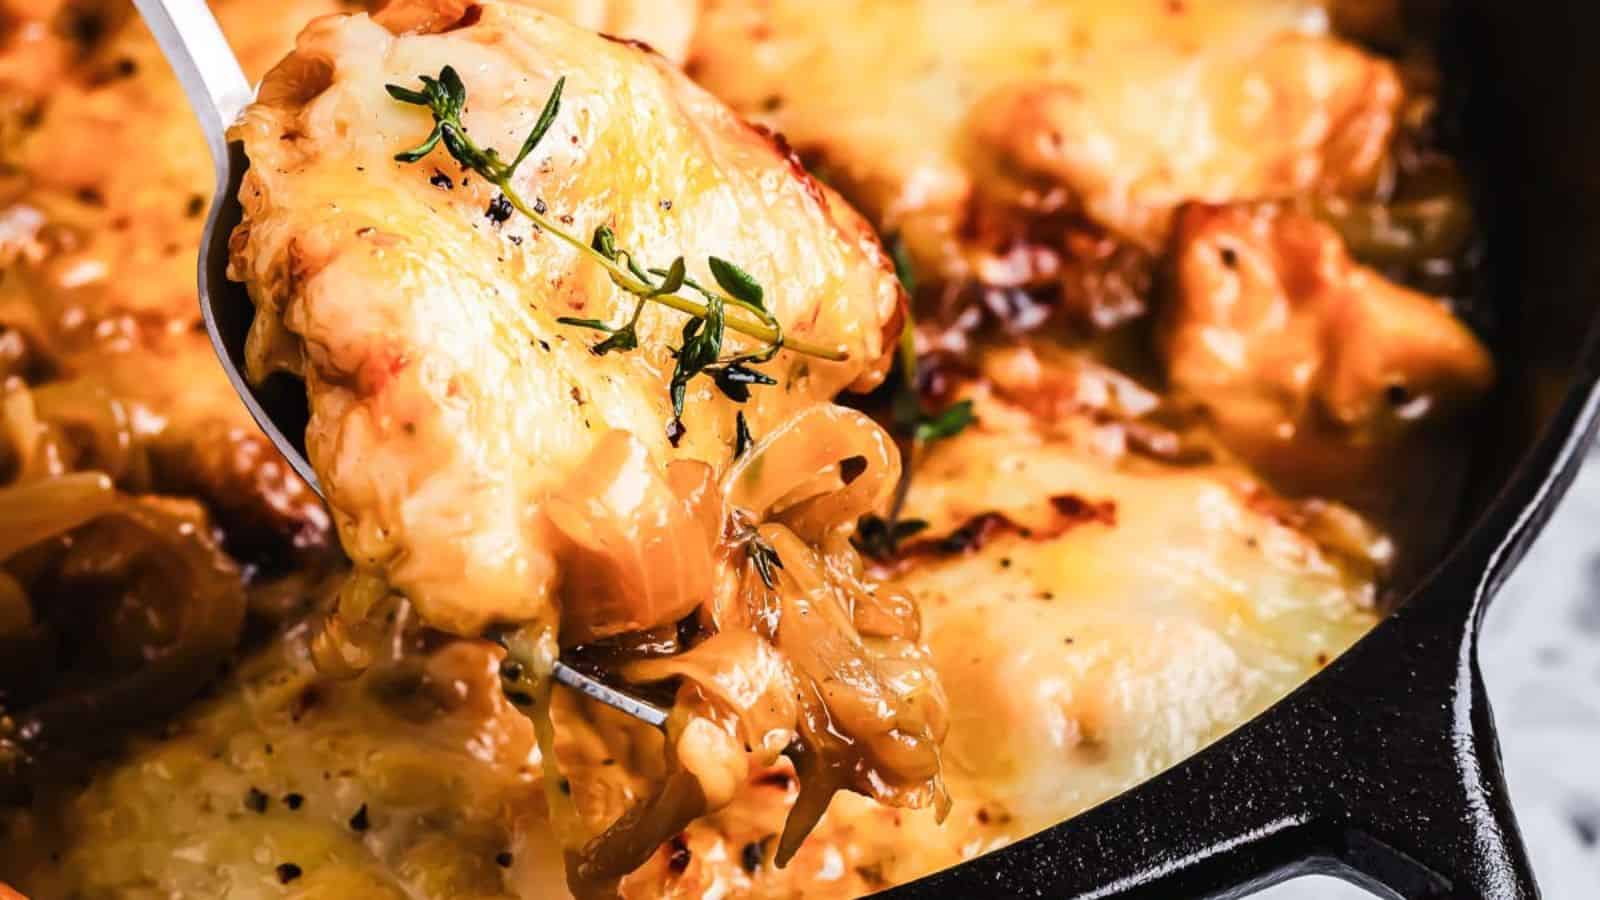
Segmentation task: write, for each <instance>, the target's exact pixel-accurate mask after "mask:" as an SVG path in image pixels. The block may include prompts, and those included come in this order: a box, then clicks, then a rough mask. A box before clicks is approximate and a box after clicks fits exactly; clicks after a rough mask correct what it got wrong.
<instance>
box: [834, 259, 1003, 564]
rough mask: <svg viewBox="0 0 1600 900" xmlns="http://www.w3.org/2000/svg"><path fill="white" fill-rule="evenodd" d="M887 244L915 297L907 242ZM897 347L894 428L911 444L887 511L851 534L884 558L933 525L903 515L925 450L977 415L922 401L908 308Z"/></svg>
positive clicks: (963, 404)
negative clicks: (936, 408) (936, 407)
mask: <svg viewBox="0 0 1600 900" xmlns="http://www.w3.org/2000/svg"><path fill="white" fill-rule="evenodd" d="M888 244H889V257H890V258H891V259H892V260H894V271H895V275H896V276H898V277H899V279H900V284H901V286H903V287H904V288H905V289H906V293H907V294H910V295H912V296H913V297H914V296H916V292H917V281H916V274H915V271H914V270H913V269H912V267H911V258H910V255H909V254H908V253H907V252H906V247H905V244H904V243H903V242H902V241H901V240H900V238H899V237H898V236H896V237H892V238H890V239H889V240H888ZM897 352H898V354H899V357H900V358H899V363H900V383H899V384H898V385H897V386H896V389H895V392H894V398H893V400H892V407H893V408H892V409H891V413H892V415H893V419H894V424H895V429H896V430H897V431H899V432H900V433H901V434H902V435H903V436H905V437H906V438H909V440H910V443H911V449H910V451H909V453H908V454H907V459H906V462H905V466H904V468H903V469H902V472H901V475H900V483H899V484H898V485H896V486H895V492H894V499H893V500H892V501H891V502H890V505H889V514H888V516H879V515H875V514H871V513H869V514H867V515H864V516H862V517H861V518H860V519H859V520H857V522H856V533H855V536H854V537H853V538H851V542H852V543H854V544H855V546H856V549H857V550H859V551H860V552H861V553H862V554H863V555H864V556H868V557H870V558H872V559H876V560H879V561H882V562H886V561H888V560H891V559H893V558H894V557H895V556H897V555H898V554H899V552H900V544H901V543H902V542H903V541H906V540H908V539H910V538H912V537H915V536H916V535H918V534H921V533H922V532H923V531H925V530H927V528H928V523H927V522H926V521H925V520H923V519H904V518H901V515H900V514H901V512H902V511H904V509H905V504H906V496H907V495H908V494H909V493H910V492H911V477H912V475H913V474H915V472H916V469H917V464H918V463H919V462H920V461H921V459H922V454H923V451H924V450H925V449H926V448H927V446H928V445H929V444H932V443H934V442H936V441H942V440H944V439H945V438H950V437H955V436H956V435H958V434H960V433H961V432H963V431H965V430H966V428H967V426H969V425H971V424H973V423H974V422H976V421H977V420H978V417H977V416H976V415H975V414H974V413H973V411H972V401H971V400H961V401H958V402H956V403H952V404H950V405H949V406H947V407H945V408H944V409H942V410H940V411H938V412H929V411H928V410H927V409H926V408H925V407H924V406H923V405H922V394H921V393H920V391H919V390H918V380H919V379H918V374H917V342H916V321H915V319H913V318H912V313H911V312H910V311H909V310H908V311H907V312H906V321H905V326H904V327H903V328H902V329H901V330H900V346H899V349H898V351H897Z"/></svg>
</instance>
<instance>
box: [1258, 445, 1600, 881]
mask: <svg viewBox="0 0 1600 900" xmlns="http://www.w3.org/2000/svg"><path fill="white" fill-rule="evenodd" d="M1482 660H1483V670H1484V679H1485V681H1486V682H1487V683H1488V688H1489V698H1490V703H1491V704H1492V705H1493V707H1494V713H1495V720H1496V721H1497V722H1498V723H1499V726H1500V729H1499V730H1500V746H1501V750H1502V751H1503V753H1504V757H1505V763H1506V771H1507V775H1506V777H1507V780H1508V781H1509V782H1510V789H1511V798H1512V805H1513V806H1514V807H1515V808H1516V810H1517V814H1518V818H1519V820H1520V822H1521V825H1522V834H1523V837H1524V838H1525V839H1526V841H1527V843H1528V848H1529V852H1530V853H1531V854H1532V856H1533V867H1534V871H1535V873H1536V875H1537V877H1538V879H1539V886H1540V887H1541V888H1542V890H1543V893H1544V896H1545V897H1546V898H1547V900H1595V898H1600V452H1591V454H1590V457H1589V463H1588V465H1587V467H1586V468H1585V469H1584V470H1583V471H1582V472H1581V473H1579V476H1578V481H1577V483H1576V484H1574V485H1573V488H1572V491H1571V492H1570V493H1569V494H1568V495H1567V498H1566V500H1565V501H1564V502H1563V504H1562V506H1561V508H1560V509H1558V510H1557V511H1556V515H1555V518H1554V519H1552V520H1551V522H1550V525H1549V527H1548V528H1547V529H1546V530H1545V532H1544V534H1543V535H1542V536H1541V537H1540V538H1539V540H1538V542H1537V543H1535V544H1534V546H1533V549H1532V550H1531V551H1530V552H1529V554H1528V557H1527V559H1525V560H1524V561H1523V563H1522V566H1521V567H1520V568H1519V569H1518V570H1517V571H1516V573H1515V574H1514V575H1513V576H1512V578H1511V580H1510V581H1509V582H1508V583H1507V584H1506V587H1505V590H1504V591H1503V592H1502V593H1501V595H1500V597H1499V598H1498V599H1497V600H1496V601H1495V605H1494V607H1493V608H1492V609H1491V610H1490V613H1489V618H1488V621H1487V622H1486V623H1485V625H1484V635H1483V656H1482ZM1257 896H1258V897H1261V898H1267V900H1359V898H1365V897H1366V896H1368V895H1367V894H1366V893H1365V892H1363V891H1361V890H1358V889H1356V888H1352V887H1349V886H1347V885H1344V884H1342V883H1339V882H1336V881H1334V880H1332V879H1320V878H1319V879H1304V880H1301V881H1297V882H1292V883H1289V884H1284V885H1280V886H1278V887H1276V888H1273V889H1271V890H1268V891H1265V892H1263V893H1261V894H1258V895H1257Z"/></svg>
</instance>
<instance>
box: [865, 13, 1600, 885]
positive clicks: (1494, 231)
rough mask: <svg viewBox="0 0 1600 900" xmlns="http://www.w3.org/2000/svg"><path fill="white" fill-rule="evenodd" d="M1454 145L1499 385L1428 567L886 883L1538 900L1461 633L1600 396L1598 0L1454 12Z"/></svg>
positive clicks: (1564, 473)
mask: <svg viewBox="0 0 1600 900" xmlns="http://www.w3.org/2000/svg"><path fill="white" fill-rule="evenodd" d="M1442 25H1443V30H1442V31H1441V32H1440V33H1442V34H1443V35H1444V36H1445V37H1444V39H1443V45H1442V47H1441V50H1442V52H1443V59H1444V63H1445V71H1446V75H1447V78H1448V79H1450V80H1451V81H1450V83H1451V84H1453V85H1455V86H1456V87H1457V88H1459V89H1460V90H1461V91H1462V92H1463V98H1462V100H1461V107H1460V108H1461V109H1462V110H1463V115H1462V116H1461V133H1460V134H1459V135H1458V140H1457V142H1456V143H1458V144H1459V146H1457V147H1455V148H1453V149H1455V150H1456V151H1457V152H1460V153H1463V154H1464V156H1465V158H1466V159H1467V160H1468V161H1469V163H1470V165H1471V167H1472V168H1473V169H1474V172H1473V174H1474V177H1475V182H1476V183H1477V184H1479V185H1481V186H1483V187H1484V189H1483V190H1480V192H1479V194H1480V196H1479V197H1478V208H1479V210H1480V214H1481V218H1482V219H1483V220H1484V221H1485V223H1486V230H1487V236H1486V237H1487V246H1488V252H1489V256H1488V259H1489V261H1490V268H1491V274H1490V277H1489V278H1488V279H1487V281H1488V282H1489V284H1488V288H1487V290H1486V296H1485V297H1483V298H1482V301H1483V302H1485V303H1487V304H1488V307H1487V309H1488V310H1489V311H1491V312H1492V314H1493V316H1494V318H1495V319H1496V320H1497V321H1496V323H1495V325H1496V327H1495V328H1494V329H1493V334H1494V338H1495V350H1496V355H1497V357H1498V360H1499V363H1500V366H1501V378H1502V382H1501V386H1500V388H1499V391H1498V395H1497V396H1496V397H1495V398H1494V399H1493V400H1492V401H1491V403H1490V407H1491V409H1490V411H1489V412H1488V413H1487V415H1486V416H1485V418H1484V420H1483V421H1482V422H1481V423H1480V425H1479V427H1478V428H1476V429H1475V430H1474V433H1475V435H1476V446H1474V447H1473V448H1472V457H1473V459H1472V464H1471V473H1472V474H1471V478H1470V483H1471V484H1472V485H1474V486H1475V487H1476V488H1477V490H1476V491H1475V492H1472V493H1471V495H1469V497H1468V498H1467V502H1466V504H1465V509H1464V513H1463V515H1462V516H1461V517H1460V518H1459V521H1458V522H1457V523H1455V525H1454V527H1453V529H1452V533H1453V538H1452V540H1451V541H1450V544H1449V547H1448V549H1447V550H1446V552H1445V553H1444V554H1443V556H1442V557H1441V561H1440V562H1439V563H1438V565H1437V566H1436V567H1435V568H1434V569H1433V570H1432V571H1431V572H1428V573H1426V576H1425V577H1424V578H1422V579H1420V583H1419V584H1418V585H1417V587H1415V588H1414V589H1413V590H1412V591H1411V592H1410V593H1409V595H1408V596H1407V597H1406V599H1405V601H1404V602H1403V603H1402V604H1401V605H1400V606H1399V608H1398V609H1397V610H1396V611H1395V612H1394V613H1393V614H1392V615H1390V616H1389V617H1388V618H1387V619H1386V620H1385V621H1383V622H1382V623H1381V624H1380V625H1378V626H1377V627H1376V628H1375V629H1374V630H1373V631H1372V632H1371V633H1370V634H1369V635H1368V636H1366V637H1365V638H1364V639H1362V640H1361V641H1360V642H1359V643H1357V644H1356V646H1355V647H1353V648H1352V649H1351V650H1350V651H1349V652H1347V653H1346V654H1345V655H1343V656H1342V657H1340V658H1339V659H1338V660H1336V661H1334V663H1333V664H1332V665H1330V666H1329V667H1327V668H1326V669H1324V670H1323V671H1322V672H1320V673H1319V674H1318V675H1317V676H1316V677H1315V678H1313V679H1311V681H1309V682H1308V683H1307V684H1305V685H1304V686H1303V687H1301V688H1300V689H1299V690H1297V691H1296V692H1294V693H1293V694H1291V695H1290V696H1289V697H1288V698H1286V699H1285V700H1283V701H1282V702H1280V703H1278V704H1277V705H1276V706H1274V707H1272V708H1271V709H1269V710H1268V711H1267V712H1265V713H1263V714H1262V715H1261V716H1259V717H1257V718H1256V719H1254V720H1253V721H1251V722H1249V723H1247V724H1246V725H1244V726H1242V727H1240V728H1239V729H1238V730H1237V731H1235V732H1233V733H1232V734H1230V735H1229V736H1227V737H1225V738H1223V739H1222V740H1221V741H1219V742H1218V743H1216V744H1214V745H1212V746H1211V747H1209V748H1208V749H1206V750H1204V751H1202V752H1201V753H1200V754H1198V755H1196V756H1194V757H1191V758H1190V759H1189V760H1187V761H1186V762H1184V763H1182V764H1180V765H1178V766H1177V767H1175V768H1173V769H1171V770H1169V771H1167V772H1166V773H1164V774H1162V775H1160V776H1158V777H1156V778H1155V779H1153V780H1151V781H1149V782H1147V783H1145V784H1143V785H1141V786H1139V787H1137V788H1134V789H1133V790H1131V791H1129V792H1127V793H1125V794H1123V795H1121V796H1119V797H1116V798H1114V799H1112V800H1110V801H1108V802H1106V803H1104V804H1102V805H1100V806H1098V807H1096V808H1094V809H1092V810H1090V811H1088V812H1086V813H1084V814H1082V815H1080V816H1078V817H1076V818H1074V819H1071V820H1069V821H1067V822H1065V823H1062V824H1060V825H1057V826H1055V827H1053V828H1050V829H1048V830H1046V831H1043V832H1041V833H1039V834H1036V835H1034V836H1033V837H1030V838H1028V839H1026V840H1023V841H1021V842H1019V843H1017V844H1014V845H1012V846H1010V847H1007V848H1005V849H1002V850H999V851H996V852H994V853H991V854H988V855H986V856H982V857H979V858H978V859H975V860H973V861H971V862H968V863H965V864H963V865H959V866H955V867H953V868H950V869H946V870H944V871H942V872H938V873H936V874H934V875H931V876H929V877H927V878H924V879H922V880H920V881H916V882H913V883H911V884H909V885H905V886H903V887H900V888H897V889H894V890H891V891H888V892H886V893H885V894H883V895H881V896H884V897H888V898H893V900H922V898H979V897H981V898H991V897H1021V896H1026V897H1034V896H1038V897H1082V898H1090V897H1115V898H1132V897H1150V898H1163V900H1170V898H1189V897H1237V896H1240V895H1243V894H1247V893H1250V892H1252V891H1254V890H1257V889H1260V888H1262V887H1265V886H1267V885H1269V884H1272V883H1274V882H1277V881H1282V880H1285V879H1288V878H1292V877H1295V876H1299V875H1305V874H1310V873H1323V874H1328V875H1335V876H1338V877H1341V878H1344V879H1347V880H1349V881H1352V882H1355V883H1357V884H1360V885H1362V886H1364V887H1366V888H1368V889H1370V890H1372V891H1373V892H1374V893H1377V894H1379V895H1381V896H1385V897H1399V898H1406V900H1412V898H1424V897H1429V898H1432V897H1449V898H1457V897H1459V898H1479V897H1483V898H1496V900H1499V898H1506V900H1522V898H1534V897H1537V896H1538V895H1539V890H1538V887H1537V886H1536V885H1535V883H1534V880H1533V875H1532V872H1531V870H1530V868H1529V865H1528V858H1527V854H1526V852H1525V850H1524V848H1523V845H1522V839H1521V837H1520V835H1519V834H1518V831H1517V826H1516V822H1515V820H1514V819H1513V817H1512V814H1511V809H1510V807H1509V805H1508V802H1507V797H1506V788H1505V783H1504V780H1503V778H1502V774H1501V768H1500V750H1499V744H1498V742H1497V740H1496V737H1495V732H1494V721H1493V718H1492V716H1491V714H1490V710H1489V704H1488V701H1487V698H1486V696H1485V694H1484V690H1483V683H1482V679H1481V678H1480V676H1479V672H1478V662H1477V638H1478V629H1479V626H1480V624H1481V622H1482V619H1483V613H1484V610H1485V608H1486V607H1487V605H1488V603H1489V601H1490V599H1491V598H1492V597H1493V596H1494V594H1495V591H1496V590H1497V589H1498V588H1499V587H1500V585H1501V583H1502V582H1504V580H1505V578H1506V576H1507V575H1508V574H1509V573H1510V571H1511V569H1512V567H1513V566H1514V565H1515V564H1516V563H1517V561H1518V560H1519V559H1520V558H1521V557H1522V555H1523V553H1524V552H1525V551H1526V550H1527V548H1528V545H1529V544H1530V543H1531V542H1532V540H1533V538H1534V536H1535V535H1536V534H1537V533H1538V531H1539V529H1540V528H1541V527H1542V526H1543V525H1544V523H1545V521H1546V520H1547V519H1548V518H1549V516H1550V513H1551V510H1552V508H1553V507H1554V506H1555V503H1556V501H1557V500H1558V499H1559V498H1560V497H1561V495H1562V494H1563V493H1564V492H1565V490H1566V488H1567V486H1568V485H1569V484H1570V483H1571V481H1572V478H1573V475H1574V473H1575V471H1576V469H1577V467H1578V464H1579V462H1580V461H1581V457H1582V455H1583V450H1584V447H1585V445H1586V443H1587V441H1588V439H1589V437H1590V435H1591V433H1592V432H1594V430H1595V424H1596V418H1597V408H1600V390H1597V374H1600V347H1597V343H1596V324H1597V321H1600V127H1597V124H1596V116H1597V115H1600V53H1597V52H1596V51H1595V49H1594V47H1593V41H1594V38H1595V37H1596V36H1600V4H1594V3H1592V0H1565V2H1549V3H1538V2H1532V3H1505V2H1503V0H1477V2H1461V3H1456V4H1452V5H1448V6H1447V7H1446V9H1445V10H1444V22H1443V23H1442Z"/></svg>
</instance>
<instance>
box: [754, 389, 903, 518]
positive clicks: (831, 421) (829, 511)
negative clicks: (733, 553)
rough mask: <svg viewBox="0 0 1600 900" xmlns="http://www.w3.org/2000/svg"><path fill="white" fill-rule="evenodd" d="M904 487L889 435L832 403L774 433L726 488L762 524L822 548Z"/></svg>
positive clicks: (819, 406)
mask: <svg viewBox="0 0 1600 900" xmlns="http://www.w3.org/2000/svg"><path fill="white" fill-rule="evenodd" d="M847 461H852V462H847ZM899 480H900V453H899V451H898V450H897V449H896V447H895V445H894V440H893V439H892V438H891V437H889V434H888V433H887V432H885V431H884V430H883V429H882V428H880V427H878V425H877V423H875V422H873V421H872V420H871V419H869V418H867V417H866V416H865V415H863V414H861V413H859V412H856V411H855V410H852V409H845V408H844V407H840V406H834V405H832V404H826V403H824V404H819V405H817V406H813V407H811V408H810V409H807V410H806V411H805V412H802V413H800V414H799V415H797V416H795V417H794V418H793V419H790V420H789V421H788V422H785V423H784V424H783V425H781V426H779V427H778V428H777V429H775V430H774V431H772V432H771V433H770V434H768V435H767V436H766V437H765V438H764V439H762V440H761V442H760V443H758V444H756V445H755V446H754V447H752V448H751V449H750V450H749V451H748V452H746V453H745V454H744V456H742V457H740V458H739V460H738V461H737V462H736V463H734V465H733V467H732V468H730V469H729V470H728V474H727V476H726V477H725V479H724V482H723V483H724V485H725V488H724V490H725V492H726V497H727V502H728V504H729V505H730V506H733V507H737V508H739V509H743V510H746V511H748V512H749V513H750V514H751V515H753V516H754V517H755V518H756V519H757V520H758V521H763V520H767V519H777V520H781V521H783V522H784V523H785V524H787V525H788V526H789V527H790V528H791V529H792V530H793V531H794V532H795V533H796V534H798V535H800V536H801V537H802V538H804V539H806V540H808V541H812V542H816V541H820V540H822V539H823V537H825V536H826V535H827V534H828V533H829V532H830V531H834V530H836V529H839V528H841V527H844V526H846V525H848V524H849V523H853V522H855V521H856V520H857V519H858V518H860V517H861V516H862V515H864V514H866V513H869V512H872V511H873V510H876V509H878V508H879V507H881V506H882V505H883V503H884V502H885V501H886V500H888V498H889V495H890V494H891V493H892V492H893V491H894V486H895V485H896V484H897V483H898V482H899Z"/></svg>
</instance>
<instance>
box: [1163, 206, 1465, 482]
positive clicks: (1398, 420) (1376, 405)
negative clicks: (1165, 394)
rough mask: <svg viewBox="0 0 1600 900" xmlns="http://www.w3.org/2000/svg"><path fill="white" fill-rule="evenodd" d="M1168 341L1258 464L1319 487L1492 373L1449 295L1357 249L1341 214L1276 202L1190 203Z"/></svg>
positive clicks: (1460, 404) (1355, 475)
mask: <svg viewBox="0 0 1600 900" xmlns="http://www.w3.org/2000/svg"><path fill="white" fill-rule="evenodd" d="M1173 253H1174V257H1173V263H1172V265H1173V271H1174V273H1175V277H1174V278H1173V284H1174V290H1173V302H1172V303H1171V304H1170V305H1169V306H1168V308H1167V309H1166V310H1165V311H1164V319H1163V323H1162V335H1163V340H1162V342H1161V343H1162V351H1163V354H1164V357H1165V362H1166V368H1167V375H1168V377H1169V379H1170V381H1171V384H1172V386H1173V387H1174V388H1175V389H1177V390H1178V391H1181V392H1182V393H1183V394H1185V395H1187V396H1188V397H1189V398H1191V399H1192V400H1194V401H1197V402H1199V403H1200V404H1203V406H1204V407H1205V409H1206V410H1207V412H1208V413H1209V414H1210V417H1211V419H1212V420H1213V421H1214V422H1215V423H1216V425H1217V426H1218V430H1219V434H1220V436H1221V437H1222V439H1223V440H1224V441H1226V442H1227V443H1228V444H1229V445H1230V446H1231V447H1233V449H1234V450H1235V451H1236V452H1238V453H1240V454H1241V455H1242V456H1244V457H1245V458H1246V459H1247V460H1249V461H1250V462H1251V463H1252V464H1253V465H1256V466H1258V467H1261V468H1262V469H1263V470H1265V471H1266V472H1268V473H1270V474H1272V475H1274V476H1277V477H1281V478H1287V479H1293V481H1294V483H1295V484H1298V485H1302V486H1305V487H1306V488H1308V489H1311V490H1323V491H1326V490H1330V489H1337V488H1338V486H1339V485H1340V484H1341V483H1345V484H1348V483H1351V482H1357V481H1360V472H1361V471H1362V470H1363V469H1364V468H1366V467H1369V466H1372V465H1376V464H1378V462H1379V461H1380V458H1381V457H1382V456H1383V455H1384V454H1387V453H1392V451H1393V448H1394V447H1395V446H1396V445H1397V443H1399V441H1400V439H1401V438H1402V437H1403V436H1404V435H1405V433H1406V432H1407V431H1408V430H1412V429H1415V428H1416V426H1418V425H1419V424H1422V423H1425V422H1437V421H1439V420H1441V419H1444V418H1447V417H1449V416H1450V415H1451V414H1453V413H1456V412H1458V411H1460V410H1462V409H1464V408H1465V407H1467V406H1468V405H1470V403H1471V402H1472V400H1474V399H1475V398H1476V397H1478V396H1479V395H1480V394H1481V393H1482V392H1483V391H1484V390H1486V389H1487V388H1488V387H1489V385H1490V383H1491V382H1492V381H1493V380H1494V362H1493V360H1492V359H1491V358H1490V356H1489V353H1488V351H1487V350H1486V349H1485V348H1484V346H1483V345H1482V344H1481V343H1479V341H1478V339H1477V338H1476V337H1474V336H1473V334H1472V332H1471V331H1469V330H1468V329H1467V328H1466V326H1465V325H1463V324H1462V323H1461V322H1460V321H1458V320H1457V319H1456V318H1455V316H1454V315H1452V314H1451V312H1450V310H1449V308H1448V307H1446V306H1445V305H1444V303H1442V302H1441V301H1439V300H1437V299H1435V298H1432V297H1428V296H1426V295H1423V294H1419V293H1417V292H1416V291H1413V290H1409V289H1407V288H1405V287H1402V286H1400V285H1397V284H1394V283H1392V282H1390V281H1388V280H1387V279H1385V278H1384V277H1383V276H1382V275H1380V274H1378V273H1377V272H1375V271H1373V270H1372V269H1369V268H1367V267H1365V266H1362V265H1359V264H1357V263H1356V262H1355V261H1353V260H1352V259H1351V258H1350V255H1349V253H1348V251H1347V250H1346V249H1345V245H1344V242H1343V241H1342V240H1341V239H1340V237H1339V235H1338V234H1337V233H1336V232H1335V231H1334V230H1333V229H1332V228H1330V227H1329V226H1327V225H1325V224H1323V223H1321V222H1319V221H1317V220H1315V219H1312V218H1310V217H1308V216H1305V215H1303V214H1300V213H1296V212H1293V211H1290V210H1286V209H1280V208H1278V207H1276V206H1273V205H1259V206H1225V207H1213V206H1204V205H1198V204H1197V205H1194V206H1190V207H1187V208H1185V209H1184V211H1183V212H1182V214H1181V215H1180V216H1179V225H1178V228H1177V233H1176V235H1175V237H1174V249H1173Z"/></svg>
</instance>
